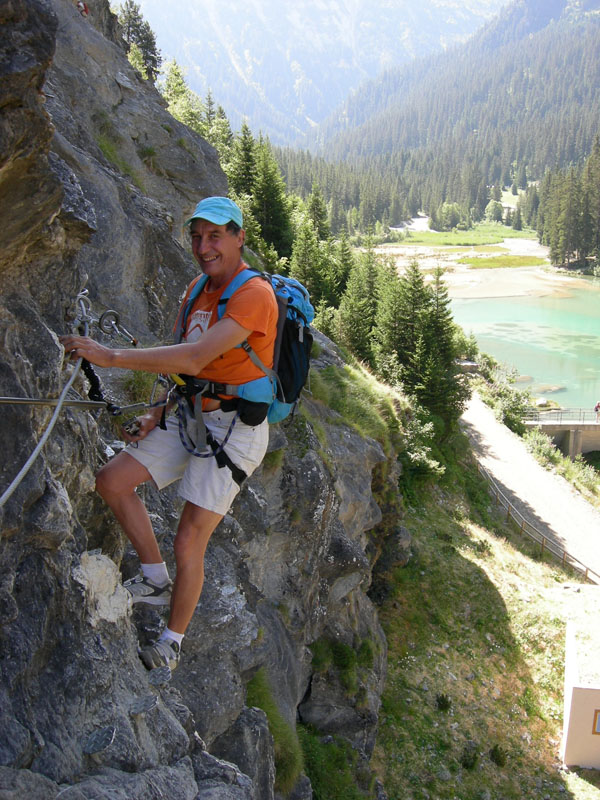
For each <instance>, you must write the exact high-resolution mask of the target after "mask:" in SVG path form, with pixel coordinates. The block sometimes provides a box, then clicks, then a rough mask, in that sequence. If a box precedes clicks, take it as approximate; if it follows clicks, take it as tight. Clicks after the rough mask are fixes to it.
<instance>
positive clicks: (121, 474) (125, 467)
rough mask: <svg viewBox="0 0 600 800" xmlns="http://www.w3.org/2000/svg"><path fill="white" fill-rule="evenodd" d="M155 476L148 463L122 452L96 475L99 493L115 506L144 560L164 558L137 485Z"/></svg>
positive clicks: (126, 533)
mask: <svg viewBox="0 0 600 800" xmlns="http://www.w3.org/2000/svg"><path fill="white" fill-rule="evenodd" d="M151 480H152V477H151V475H150V473H149V472H148V470H147V469H146V467H144V466H143V465H142V464H140V462H139V461H137V460H136V459H135V458H133V456H130V455H129V454H128V453H119V454H118V455H117V456H115V458H113V459H112V461H109V462H108V464H106V465H105V466H104V467H102V469H101V470H100V471H99V472H98V474H97V475H96V490H97V491H98V494H99V495H100V497H102V498H103V500H105V502H106V503H107V504H108V506H109V507H110V508H111V509H112V512H113V514H114V515H115V517H116V518H117V520H118V522H119V523H120V524H121V527H122V528H123V532H124V533H125V535H126V536H127V538H128V539H129V541H130V542H131V544H132V545H133V546H134V547H135V549H136V552H137V554H138V556H139V557H140V561H141V562H142V564H157V563H159V562H161V561H162V560H163V559H162V556H161V554H160V550H159V548H158V543H157V541H156V536H155V535H154V531H153V529H152V523H151V522H150V517H149V516H148V512H147V510H146V506H145V505H144V504H143V503H142V501H141V500H140V498H139V497H138V496H137V494H136V492H135V489H136V487H137V486H139V485H140V484H142V483H145V482H146V481H151Z"/></svg>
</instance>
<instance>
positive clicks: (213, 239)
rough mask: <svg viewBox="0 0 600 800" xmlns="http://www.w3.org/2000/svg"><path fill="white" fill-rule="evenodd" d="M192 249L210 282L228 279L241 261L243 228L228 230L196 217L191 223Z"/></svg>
mask: <svg viewBox="0 0 600 800" xmlns="http://www.w3.org/2000/svg"><path fill="white" fill-rule="evenodd" d="M190 235H191V237H192V253H193V254H194V258H195V259H196V261H197V262H198V264H200V266H201V268H202V272H204V274H205V275H208V277H209V278H210V281H211V284H212V286H214V287H219V286H221V285H222V284H223V283H225V282H226V281H228V280H229V278H230V277H231V276H232V275H233V273H234V272H235V270H236V269H237V267H238V266H239V264H240V260H241V248H242V245H243V244H244V236H245V234H244V231H243V230H240V231H238V232H237V233H233V232H232V231H228V230H227V227H226V226H225V225H215V224H214V222H208V220H205V219H195V220H193V221H192V224H191V227H190Z"/></svg>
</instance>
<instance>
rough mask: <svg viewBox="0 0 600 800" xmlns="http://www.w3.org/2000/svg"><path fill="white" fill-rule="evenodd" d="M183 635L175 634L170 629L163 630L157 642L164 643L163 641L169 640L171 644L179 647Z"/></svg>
mask: <svg viewBox="0 0 600 800" xmlns="http://www.w3.org/2000/svg"><path fill="white" fill-rule="evenodd" d="M183 637H184V634H183V633H176V632H175V631H172V630H171V629H170V628H165V629H164V631H163V632H162V633H161V635H160V637H159V640H158V641H159V642H162V641H164V640H165V639H170V640H171V641H172V642H177V644H178V645H179V647H181V642H182V641H183Z"/></svg>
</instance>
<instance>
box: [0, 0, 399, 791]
mask: <svg viewBox="0 0 600 800" xmlns="http://www.w3.org/2000/svg"><path fill="white" fill-rule="evenodd" d="M0 24H2V26H3V37H2V43H1V45H0V47H1V48H3V50H2V53H1V58H0V78H1V80H0V106H2V108H3V118H2V123H1V125H0V144H1V145H2V146H1V147H0V153H1V154H2V155H1V156H0V158H2V162H1V163H0V196H2V197H3V198H5V200H6V202H5V206H6V209H5V213H4V214H3V226H2V230H1V231H0V239H1V241H0V245H1V246H0V284H1V289H2V291H1V292H0V298H1V299H0V337H1V341H2V344H3V347H2V352H1V354H0V374H1V375H2V387H3V389H2V394H3V395H10V396H20V397H57V396H58V394H59V393H60V391H61V389H62V387H63V386H64V385H65V383H66V381H67V379H68V377H69V375H70V372H71V370H72V366H70V365H64V364H63V357H62V349H61V347H60V346H59V344H58V340H57V335H58V334H60V333H63V332H65V331H66V330H68V326H69V322H68V319H67V318H68V317H69V315H71V318H72V316H73V315H74V314H75V313H76V312H77V310H78V307H77V304H76V303H75V298H76V296H77V294H78V292H79V291H80V290H81V289H82V288H83V286H84V285H85V284H86V282H87V287H88V289H89V299H90V302H91V304H92V308H93V309H94V311H95V312H101V311H103V310H105V309H106V308H107V307H110V308H114V309H115V310H116V311H118V312H119V313H120V315H121V318H122V321H123V323H124V324H125V325H126V326H127V328H128V329H130V330H132V331H133V332H135V334H136V335H138V336H139V337H140V339H141V341H142V342H143V343H146V344H152V343H153V342H156V341H157V340H159V339H161V338H166V337H168V335H169V330H170V325H171V323H172V320H173V317H174V315H175V312H176V308H177V305H178V297H179V295H180V293H181V291H182V290H183V289H184V287H185V286H186V284H187V282H188V281H189V279H190V278H191V276H192V275H194V274H195V269H194V266H193V263H192V259H191V256H190V254H189V253H188V252H187V250H186V249H185V247H184V239H183V234H182V229H181V226H182V221H183V220H184V219H185V218H186V216H187V215H188V213H189V212H190V210H191V208H192V207H193V205H194V203H195V202H196V201H197V199H198V198H199V197H201V196H203V195H206V194H209V193H214V194H221V193H224V192H225V191H226V183H225V178H224V175H223V173H222V171H221V170H220V167H219V165H218V163H217V159H216V154H215V152H214V150H213V149H212V148H211V147H210V146H209V145H207V144H206V143H205V142H204V141H202V140H201V139H200V138H199V137H197V136H196V135H194V134H193V133H192V132H191V131H189V130H188V129H187V128H184V127H183V126H181V125H179V123H177V122H176V121H175V120H173V119H172V118H171V117H170V116H169V115H168V114H167V113H166V111H165V108H164V102H163V101H162V99H161V98H160V97H159V95H158V94H157V92H156V90H155V89H154V88H153V87H152V86H150V85H148V84H146V83H145V82H143V81H142V80H141V79H140V78H139V76H137V75H136V73H135V72H134V71H133V70H132V69H131V67H130V66H129V64H128V62H127V60H126V57H125V54H124V50H123V48H122V47H121V46H120V44H119V38H118V26H117V25H116V22H115V20H114V17H112V16H111V14H110V11H109V8H108V3H107V2H106V0H97V2H95V3H94V5H93V9H92V13H91V14H90V17H89V18H88V19H84V18H83V17H81V15H80V14H79V13H78V12H77V10H76V8H75V6H74V4H73V3H72V2H70V0H52V2H50V1H49V0H28V1H27V2H18V0H17V1H16V2H15V1H12V2H8V0H5V1H4V2H3V1H2V0H0ZM5 33H6V35H5ZM44 99H45V101H46V102H45V104H44ZM5 110H6V113H4V111H5ZM92 333H93V334H94V335H95V336H96V337H100V334H98V331H96V330H93V331H92ZM323 345H324V349H323V352H322V354H321V356H320V359H319V362H318V363H317V364H316V365H315V368H319V366H324V365H325V364H326V363H336V361H337V359H338V358H339V357H338V356H337V355H336V354H335V352H334V350H333V348H331V347H330V346H329V345H328V344H327V342H326V341H325V340H323ZM103 379H104V381H105V383H106V386H107V388H108V389H109V390H110V392H111V393H115V394H118V393H119V392H120V391H121V390H120V388H119V386H120V384H119V383H118V381H115V380H114V379H113V376H112V375H111V374H110V373H109V372H108V371H105V372H104V373H103ZM75 388H76V389H77V390H78V391H79V392H82V393H84V394H85V392H86V391H87V385H86V382H85V380H84V379H83V378H82V377H79V378H78V379H77V381H76V382H75ZM305 410H306V414H307V416H306V417H304V416H300V415H299V416H296V417H295V418H294V419H293V420H292V421H291V422H289V423H285V424H284V425H280V426H276V427H274V428H272V430H271V441H270V451H271V453H272V454H274V455H273V456H272V457H271V458H270V459H267V460H266V462H265V464H264V465H263V466H262V467H261V468H260V469H259V470H258V471H257V473H256V474H255V475H254V476H253V477H252V479H251V480H250V481H249V482H248V484H247V485H246V486H245V487H244V489H243V491H242V492H241V494H240V495H239V497H238V498H237V500H236V502H235V504H234V507H233V509H232V514H231V515H230V516H229V515H228V516H227V517H226V518H225V520H224V521H223V523H222V524H221V525H220V526H219V528H218V530H217V531H216V533H215V534H214V536H213V538H212V540H211V542H210V545H209V550H208V553H207V559H206V574H207V579H206V585H205V590H204V592H203V595H202V598H201V600H200V603H199V606H198V609H197V612H196V614H195V616H194V618H193V621H192V624H191V626H190V628H189V630H188V633H187V635H186V637H185V639H184V644H183V650H182V653H183V658H182V663H181V665H180V667H179V668H178V670H177V671H176V672H175V673H174V675H173V678H172V680H171V681H168V682H166V683H165V684H164V685H151V683H150V681H149V675H148V673H147V672H146V670H145V669H144V668H143V666H142V665H141V663H140V661H139V659H138V656H137V646H138V641H140V642H142V643H143V642H144V641H146V640H147V639H148V638H151V637H152V636H154V635H155V634H156V633H157V632H158V631H160V630H161V628H162V627H163V625H164V616H162V615H161V612H160V611H159V610H157V609H156V608H153V607H144V608H140V607H139V606H137V607H136V609H135V611H133V610H132V607H131V605H130V601H129V599H128V596H127V594H126V592H125V591H124V590H123V588H122V586H121V580H122V575H123V574H125V576H126V577H129V576H130V575H131V574H132V573H133V571H134V570H135V569H136V568H137V560H136V559H135V558H133V556H132V551H131V548H130V547H129V545H128V544H127V543H126V542H125V541H124V539H123V536H122V534H121V533H120V531H119V529H118V526H117V525H116V523H115V521H114V520H113V518H112V517H111V515H110V514H109V513H108V512H107V510H106V509H105V508H104V506H103V504H102V503H101V501H100V500H99V498H98V497H97V496H96V495H95V493H94V490H93V487H94V472H95V471H96V470H97V469H98V467H99V466H100V465H101V464H103V463H104V462H105V461H106V459H107V458H108V457H109V455H110V454H111V453H112V452H114V448H113V447H112V443H113V442H114V439H115V434H114V429H113V428H112V427H111V421H110V420H109V419H108V415H107V414H105V413H101V412H96V411H94V412H89V411H81V410H75V409H69V410H64V411H63V412H62V413H61V414H60V416H59V418H58V422H57V423H56V426H55V428H54V430H53V432H52V435H51V437H50V438H49V440H48V442H47V444H46V446H45V447H44V449H43V451H42V453H41V454H40V456H39V457H38V458H37V459H36V460H35V462H34V463H33V466H32V467H31V469H30V471H29V472H28V474H27V475H26V477H25V478H24V479H23V480H22V481H21V482H20V483H19V485H18V487H17V488H16V490H15V491H14V493H13V494H12V496H11V497H10V499H9V500H8V502H6V504H5V505H4V506H3V507H2V508H1V509H0V532H1V535H2V549H1V550H0V627H1V632H0V672H1V679H0V798H1V799H2V800H4V798H22V797H26V796H30V797H35V798H45V797H48V798H54V797H56V796H58V795H59V794H60V797H61V798H65V800H80V798H86V797H95V798H96V797H97V798H107V800H108V798H110V800H115V798H120V797H123V798H127V800H131V799H132V798H138V797H139V798H142V797H144V798H146V797H160V796H168V797H170V798H172V800H180V799H181V800H188V799H189V800H193V799H194V798H195V799H196V800H199V799H200V798H206V800H208V799H209V798H211V799H212V798H219V799H221V798H222V799H223V800H234V799H235V800H263V799H267V800H268V798H270V797H273V796H274V794H273V791H274V790H273V778H274V753H273V744H272V740H271V735H270V733H269V731H268V727H267V725H266V722H265V717H264V714H263V713H262V712H259V711H257V710H255V709H248V708H246V704H245V700H246V689H245V687H246V684H247V682H248V680H249V679H250V678H251V677H252V675H253V674H254V673H255V672H256V671H257V670H258V669H259V668H264V669H265V671H266V674H267V675H268V679H269V682H270V685H271V688H272V692H273V695H274V698H275V700H276V701H277V704H278V706H279V707H280V710H281V712H282V714H283V715H284V717H285V719H286V720H287V721H288V722H289V724H290V725H291V726H294V725H295V724H296V720H297V717H298V715H300V716H301V718H302V719H304V720H310V721H311V722H313V723H314V724H316V725H318V726H320V727H322V729H323V730H324V731H327V732H329V733H339V734H340V735H344V736H346V737H347V738H349V739H350V740H351V741H352V742H353V744H354V745H355V746H356V747H357V748H358V749H359V750H360V751H361V753H362V756H363V757H364V758H365V759H366V758H368V756H369V754H370V752H371V750H372V747H373V743H374V737H375V732H376V725H377V712H378V707H379V695H380V693H381V688H382V685H383V680H384V676H385V640H384V637H383V633H382V631H381V629H380V627H379V624H378V621H377V615H376V612H375V609H374V607H373V606H372V605H371V603H370V601H369V600H368V598H367V597H366V594H365V592H366V590H367V588H368V586H369V583H370V580H371V574H370V572H371V568H370V564H369V560H368V558H367V557H366V555H365V546H366V531H367V530H368V529H369V528H370V527H372V526H373V525H375V524H377V523H378V521H379V519H380V512H379V509H378V508H377V505H376V504H375V502H374V499H373V496H372V493H371V490H370V481H371V472H372V470H373V469H374V468H375V467H376V466H377V464H379V463H380V462H381V461H382V460H383V458H384V456H383V453H382V451H381V448H380V447H379V446H378V445H377V444H376V443H375V442H372V441H365V440H363V439H361V438H360V437H359V436H358V435H357V434H356V433H354V432H352V431H351V430H350V429H348V428H347V427H345V426H344V425H343V424H339V420H338V419H337V418H336V419H335V420H334V416H335V415H334V414H333V412H331V411H329V410H328V409H326V408H322V407H320V406H319V404H317V403H315V402H313V401H310V400H308V399H307V400H306V401H305ZM51 413H52V412H51V410H48V409H47V408H44V407H41V408H40V407H32V406H16V405H15V406H12V405H3V406H2V414H3V416H2V424H1V426H0V447H2V452H3V459H2V461H1V463H0V481H1V489H2V491H3V492H4V490H5V488H6V487H8V486H9V485H10V484H11V481H13V479H14V477H15V476H16V475H17V473H18V471H19V469H20V468H21V466H22V465H23V464H24V462H25V461H26V459H27V458H28V456H29V455H30V454H31V453H32V451H33V449H34V447H35V446H36V444H37V442H38V441H39V440H40V437H41V436H42V435H43V433H44V431H45V430H46V427H47V425H48V422H49V419H50V416H51ZM308 419H315V420H318V421H319V426H320V428H321V429H322V430H324V431H325V437H326V441H321V442H319V441H317V439H316V436H315V433H314V431H313V428H312V426H311V424H310V423H309V422H308V421H307V420H308ZM333 421H335V423H336V424H331V423H332V422H333ZM278 451H281V453H279V452H278ZM318 452H325V454H326V461H327V465H326V464H325V462H324V460H323V459H322V458H321V456H320V455H318ZM279 455H281V457H280V458H279V457H278V456H279ZM142 491H143V495H144V499H145V501H146V503H147V504H148V507H149V509H150V511H151V514H152V519H153V524H154V525H155V529H156V531H157V535H158V538H159V542H160V544H161V547H162V550H163V552H164V554H165V557H166V560H167V562H168V563H169V566H170V567H171V568H172V567H173V563H172V561H173V559H172V547H171V545H172V541H173V536H174V532H175V528H176V523H177V518H178V513H179V511H180V505H179V501H178V500H177V498H176V494H175V492H174V491H173V490H167V491H166V492H164V493H163V494H162V496H160V497H159V496H158V494H157V493H156V492H155V491H154V490H153V489H152V488H150V487H148V488H144V489H143V490H142ZM319 639H326V640H329V641H332V642H335V641H338V642H343V643H344V644H345V645H346V646H348V647H350V648H354V649H355V650H356V649H357V648H358V646H359V645H360V643H361V642H364V641H365V640H367V639H368V640H369V642H370V643H371V646H372V650H373V658H372V663H370V664H369V665H368V667H364V668H361V670H359V674H358V683H357V686H356V690H355V691H353V692H348V690H347V688H345V687H344V686H342V684H341V682H340V676H339V674H338V673H337V672H336V670H335V669H331V670H329V671H328V672H327V673H318V674H315V672H314V668H313V666H312V653H311V650H310V645H312V644H313V643H314V642H315V641H317V640H319ZM200 737H202V739H201V738H200ZM202 740H204V742H205V743H206V744H204V743H203V741H202ZM206 747H208V750H207V749H206ZM311 794H312V792H311V789H310V782H309V781H308V779H307V778H306V777H305V776H304V777H302V778H301V779H300V781H299V783H298V785H297V787H296V789H295V793H294V795H293V796H295V797H297V798H305V797H306V798H308V797H310V796H311Z"/></svg>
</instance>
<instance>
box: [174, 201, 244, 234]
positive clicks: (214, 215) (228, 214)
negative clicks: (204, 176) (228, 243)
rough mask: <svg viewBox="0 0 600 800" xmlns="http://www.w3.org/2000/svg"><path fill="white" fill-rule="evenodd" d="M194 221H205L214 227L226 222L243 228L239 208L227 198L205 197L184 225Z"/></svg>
mask: <svg viewBox="0 0 600 800" xmlns="http://www.w3.org/2000/svg"><path fill="white" fill-rule="evenodd" d="M194 219H206V220H208V222H213V223H214V224H215V225H227V223H228V222H235V224H236V225H239V226H240V228H243V227H244V218H243V216H242V211H241V209H240V207H239V206H238V205H236V204H235V203H234V202H233V200H230V199H229V198H228V197H205V198H204V200H200V202H199V203H198V205H197V206H196V208H195V210H194V213H193V214H192V216H191V217H190V218H189V219H188V220H187V221H186V223H185V224H186V225H189V224H190V223H191V222H192V220H194Z"/></svg>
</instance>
